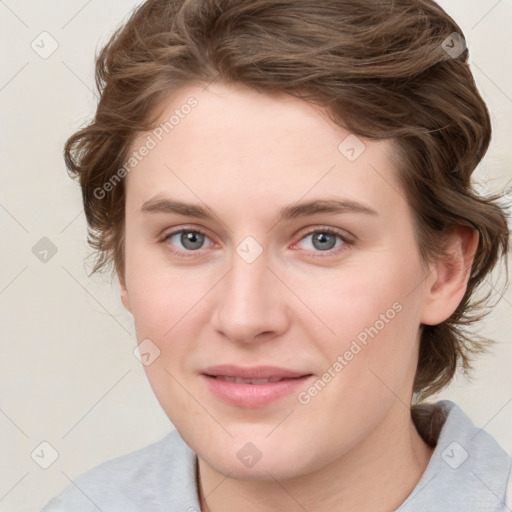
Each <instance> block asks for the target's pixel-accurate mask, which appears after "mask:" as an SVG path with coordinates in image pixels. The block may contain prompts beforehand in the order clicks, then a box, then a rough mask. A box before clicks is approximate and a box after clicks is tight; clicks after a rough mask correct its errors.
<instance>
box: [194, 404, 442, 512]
mask: <svg viewBox="0 0 512 512" xmlns="http://www.w3.org/2000/svg"><path fill="white" fill-rule="evenodd" d="M400 409H402V410H400ZM397 412H399V413H400V414H398V415H397ZM397 418H398V420H397ZM433 451H434V450H433V448H431V447H430V446H428V445H427V444H426V443H425V442H424V441H423V439H422V438H421V437H420V435H419V434H418V432H417V430H416V428H415V427H414V424H413V422H412V420H411V414H410V410H409V409H407V408H406V407H404V405H403V404H402V403H401V402H400V401H398V400H397V402H396V403H395V406H394V407H393V408H392V410H391V411H390V413H389V414H388V416H387V417H386V419H385V420H384V421H383V423H382V424H381V425H380V426H379V428H378V429H376V431H374V432H373V433H372V434H371V435H370V436H369V437H367V438H366V439H365V440H364V441H363V442H362V443H361V444H359V445H357V446H355V447H354V448H352V449H351V450H350V451H349V452H347V453H345V454H343V455H342V456H341V457H340V458H339V459H337V460H336V461H334V462H333V463H332V464H329V465H328V466H325V467H323V468H321V469H320V470H319V471H316V472H314V473H308V474H304V475H300V476H297V477H294V478H290V479H287V480H282V481H277V480H264V481H262V480H256V481H255V480H236V479H233V478H229V477H226V476H225V475H223V474H221V473H219V472H217V471H215V470H214V469H213V468H212V467H211V466H209V465H208V464H207V463H206V462H205V461H203V460H202V459H198V462H199V464H198V471H199V475H198V476H199V481H200V485H199V496H200V500H201V509H202V511H203V512H234V511H239V510H244V511H245V512H266V511H274V510H297V511H303V510H315V512H327V511H331V510H343V511H350V512H363V511H365V512H366V511H368V510H374V511H375V512H389V511H392V510H396V509H397V508H398V507H399V506H400V505H401V504H402V503H403V502H404V501H405V499H406V498H407V497H408V496H409V495H410V494H411V492H412V491H413V489H414V487H415V486H416V484H417V483H418V481H419V479H420V478H421V476H422V474H423V472H424V471H425V469H426V467H427V465H428V462H429V460H430V457H431V456H432V453H433Z"/></svg>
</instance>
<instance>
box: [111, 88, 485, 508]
mask: <svg viewBox="0 0 512 512" xmlns="http://www.w3.org/2000/svg"><path fill="white" fill-rule="evenodd" d="M190 96H194V97H195V98H196V99H197V101H198V104H197V106H196V107H195V108H193V109H192V110H191V112H190V113H189V114H188V115H187V116H185V117H184V118H183V119H181V120H180V122H179V124H178V125H177V126H176V127H175V128H174V129H173V130H172V131H170V132H169V134H168V135H166V136H165V137H163V139H162V141H161V142H159V143H158V145H157V146H156V147H155V148H154V149H152V150H151V151H150V152H149V154H148V155H147V156H146V157H145V158H144V159H143V160H142V161H141V162H140V163H139V164H138V165H137V167H136V168H135V169H133V170H132V171H131V172H130V174H129V175H128V176H127V178H126V180H127V183H126V228H125V229H126V232H125V235H126V239H125V244H126V245H125V257H126V259H125V269H126V272H125V275H124V276H120V282H121V298H122V301H123V304H124V305H125V307H126V308H127V309H128V310H129V311H130V312H131V313H132V314H133V318H134V322H135V328H136V333H137V339H138V342H139V343H140V342H141V341H142V340H144V339H146V338H149V339H150V340H151V341H152V343H154V344H155V345H156V346H157V347H158V349H159V350H160V355H159V357H158V358H157V359H156V360H155V361H154V362H153V363H152V364H150V365H149V366H146V367H145V370H146V373H147V376H148V379H149V382H150V384H151V386H152V388H153V390H154V392H155V395H156V397H157V398H158V400H159V402H160V404H161V406H162V408H163V409H164V410H165V412H166V414H167V415H168V417H169V419H170V420H171V421H172V423H173V424H174V425H175V426H176V428H177V429H178V431H179V432H180V434H181V436H182V437H183V439H184V440H185V441H186V442H187V444H189V446H190V447H191V448H192V449H193V450H194V451H195V452H196V454H197V455H198V469H199V477H200V482H201V485H200V498H201V506H202V508H203V510H210V511H212V512H217V511H219V512H220V511H222V512H230V511H235V510H237V511H238V510H246V511H249V512H251V511H267V510H272V511H273V510H287V511H295V510H297V511H298V510H304V509H306V510H315V512H322V511H324V510H325V511H327V510H341V509H343V510H350V511H352V512H354V511H363V510H365V511H367V510H375V511H390V510H394V509H395V508H397V507H398V506H399V505H400V504H401V503H402V502H403V501H404V500H405V499H406V498H407V496H408V495H409V494H410V493H411V492H412V490H413V489H414V487H415V485H416V484H417V482H418V480H419V478H420V477H421V475H422V473H423V472H424V470H425V468H426V466H427V464H428V461H429V459H430V457H431V455H432V452H433V449H432V448H431V447H429V446H427V445H426V444H425V443H424V441H423V440H422V439H421V437H420V436H419V434H418V432H417V431H416V429H415V427H414V425H413V423H412V421H411V419H410V405H409V404H410V403H411V398H412V385H413V380H414V375H415V370H416V365H417V358H418V345H419V334H420V326H421V324H436V323H439V322H442V321H443V320H445V319H446V318H448V317H449V316H450V315H451V314H452V312H453V311H454V310H455V308H456V307H457V305H458V303H459V302H460V300H461V299H462V297H463V294H464V291H465V289H466V283H467V279H468V276H469V274H468V266H469V265H470V263H471V260H472V258H473V255H474V251H475V248H476V242H477V238H476V234H475V232H473V231H470V230H467V229H464V228H460V229H455V230H454V231H453V233H452V237H451V239H450V240H451V242H450V251H449V254H450V258H447V259H446V260H440V261H438V262H436V263H435V264H431V265H429V266H426V265H423V264H422V261H421V259H420V256H419V252H418V248H417V243H416V239H415V236H414V226H413V220H412V216H411V211H410V209H409V206H408V204H407V202H406V201H405V199H404V198H405V192H404V191H403V190H402V189H401V187H400V185H399V183H398V181H397V177H396V168H395V165H394V163H393V162H394V161H393V158H392V157H393V143H392V142H391V141H378V142H377V141H370V140H364V141H363V142H364V144H365V146H366V149H365V150H364V152H363V153H362V154H361V155H360V156H359V157H358V158H357V159H356V160H355V161H353V162H351V161H349V160H348V159H347V158H346V157H345V156H344V155H343V154H342V153H341V152H340V151H339V150H338V146H339V144H340V143H341V142H342V141H343V140H344V139H345V138H346V137H347V136H348V135H349V132H347V131H346V130H344V129H343V128H341V127H339V126H337V125H335V124H334V123H333V122H332V121H330V120H328V119H327V117H326V115H325V113H324V112H322V111H321V110H320V109H319V108H318V107H314V106H312V105H311V104H308V103H306V102H304V101H302V100H299V99H297V98H294V97H291V96H289V95H285V94H277V95H269V94H262V93H258V92H256V91H254V90H251V89H248V88H245V87H242V86H232V85H226V84H222V83H216V84H215V85H210V86H209V87H208V88H206V89H204V85H202V86H197V85H191V86H188V87H186V88H184V89H182V90H180V91H178V92H177V93H176V94H174V95H173V96H172V97H169V98H168V99H167V100H166V101H165V103H164V104H163V105H162V108H163V111H162V112H163V115H162V119H169V117H170V116H171V115H172V113H173V111H174V109H176V108H180V106H182V105H183V104H185V103H186V101H187V99H188V98H189V97H190ZM147 135H148V134H147V133H146V134H142V135H141V136H140V138H139V139H138V140H137V141H135V143H134V145H133V147H134V148H137V147H140V144H141V143H142V141H144V140H145V138H146V137H147ZM361 140H362V139H361ZM156 195H159V196H160V197H163V196H165V197H168V198H172V199H175V200H180V201H183V202H187V203H193V204H196V205H200V206H203V207H207V208H208V209H209V211H210V212H214V214H215V218H214V219H213V220H205V219H198V218H194V217H190V216H184V215H178V214H175V213H155V212H152V213H142V212H141V207H142V205H143V204H144V203H146V202H147V201H149V200H150V199H152V198H154V197H155V196H156ZM333 198H344V199H350V200H352V201H357V202H359V203H364V204H365V205H367V206H369V207H371V208H372V209H374V210H375V211H376V213H377V214H376V215H369V214H363V213H356V212H345V213H316V214H312V215H308V216H306V217H301V218H295V219H291V220H284V221H281V222H277V216H278V213H279V211H280V209H281V208H282V207H284V206H286V205H294V204H296V203H297V202H299V201H300V202H304V201H309V200H314V199H333ZM180 228H182V229H183V228H187V229H190V230H191V231H194V229H200V230H201V231H204V232H205V233H206V235H207V237H206V238H205V239H204V244H203V246H202V247H201V248H200V249H196V250H191V249H189V248H187V247H185V246H184V245H183V243H182V241H180V235H179V234H178V235H175V236H173V237H172V238H167V239H165V237H166V235H168V234H170V233H171V232H172V231H178V230H179V229H180ZM322 228H324V229H325V228H330V229H334V230H338V231H339V232H340V233H341V234H342V236H343V235H347V239H349V240H351V241H352V242H351V243H345V244H344V243H343V241H342V240H341V239H336V240H337V242H336V245H337V247H335V248H333V249H330V250H325V249H322V246H320V248H318V245H314V244H313V237H314V233H313V235H312V234H311V233H312V232H314V231H315V230H316V231H320V232H324V231H322ZM348 235H350V237H348ZM248 236H251V237H253V238H254V239H255V240H256V241H257V243H258V244H259V246H260V247H261V249H262V253H261V254H260V255H259V257H258V258H257V259H256V260H255V261H254V262H252V263H248V262H247V261H245V260H244V259H243V258H242V257H240V256H239V255H238V254H237V252H236V248H237V246H238V245H239V244H240V243H241V242H242V241H243V240H244V239H245V238H246V237H248ZM199 245H200V242H199ZM188 247H190V246H188ZM324 247H325V246H324ZM339 247H341V250H338V249H339ZM166 248H167V249H169V248H172V249H174V250H176V251H178V253H176V254H175V253H171V252H169V251H168V250H166ZM337 250H338V252H336V251H337ZM187 256H188V257H187ZM394 303H399V304H400V306H401V311H400V312H399V313H397V314H396V315H395V316H394V318H393V319H392V320H390V321H389V322H387V323H386V324H385V327H384V328H382V329H381V330H379V332H378V334H377V335H376V336H375V337H374V338H373V339H370V340H369V341H368V344H367V346H364V348H363V349H362V350H361V351H360V352H359V353H357V355H355V356H354V357H353V359H352V360H351V361H349V362H348V364H346V365H345V366H344V367H343V370H342V371H340V372H338V373H336V376H335V377H334V378H332V379H331V381H330V382H329V383H328V384H327V385H326V386H325V388H324V389H322V390H321V391H320V392H319V393H318V394H317V395H316V396H314V397H313V398H312V399H311V400H310V402H309V403H307V404H306V405H303V404H302V403H300V402H299V400H298V397H297V393H292V394H290V395H287V396H285V397H282V398H280V399H278V400H277V401H275V402H273V403H271V404H270V405H268V406H265V407H259V408H247V407H235V406H233V405H230V404H227V403H225V402H223V401H221V400H220V399H218V398H217V397H215V396H214V395H213V394H211V393H210V392H209V391H208V389H207V388H206V386H205V385H204V383H203V381H202V379H201V378H200V377H199V373H200V371H201V369H203V368H205V367H206V366H210V365H216V364H223V363H231V364H237V365H240V366H255V365H264V364H272V365H278V366H281V367H285V368H290V369H294V370H300V371H303V372H305V373H311V374H314V376H315V377H316V378H321V376H322V375H323V374H324V372H326V370H327V369H328V368H329V367H332V365H333V363H335V361H336V360H337V358H338V356H339V355H340V354H344V353H345V352H346V351H347V350H348V349H349V348H350V345H351V343H352V341H353V340H354V339H355V338H356V337H357V335H358V334H360V333H361V332H362V331H364V329H365V327H369V326H371V325H374V324H375V323H376V321H377V320H379V318H381V316H380V315H381V314H385V313H386V311H387V310H389V309H390V308H392V305H393V304H394ZM310 386H311V383H309V384H308V386H305V387H304V389H303V390H302V391H307V389H308V388H309V387H310ZM247 442H251V443H253V444H254V445H255V446H256V447H257V449H258V450H259V452H260V453H261V459H260V460H259V461H258V462H257V463H256V464H255V465H254V466H252V467H250V468H249V467H246V466H245V465H244V464H242V463H241V461H240V460H239V458H238V457H237V452H238V451H239V450H240V449H241V448H242V447H243V446H244V445H245V444H246V443H247ZM226 475H228V476H226Z"/></svg>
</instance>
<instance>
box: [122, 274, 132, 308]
mask: <svg viewBox="0 0 512 512" xmlns="http://www.w3.org/2000/svg"><path fill="white" fill-rule="evenodd" d="M119 286H120V288H121V302H122V303H123V306H124V307H125V308H126V309H127V310H128V311H129V312H130V313H131V312H132V306H131V304H130V296H129V295H128V289H127V288H126V281H125V278H124V276H123V275H120V276H119Z"/></svg>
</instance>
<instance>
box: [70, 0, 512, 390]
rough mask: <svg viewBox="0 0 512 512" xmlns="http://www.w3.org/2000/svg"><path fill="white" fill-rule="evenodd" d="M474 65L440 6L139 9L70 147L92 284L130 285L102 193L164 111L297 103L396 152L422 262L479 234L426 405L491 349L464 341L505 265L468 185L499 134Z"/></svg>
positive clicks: (422, 1) (310, 2) (119, 35)
mask: <svg viewBox="0 0 512 512" xmlns="http://www.w3.org/2000/svg"><path fill="white" fill-rule="evenodd" d="M450 38H451V39H450ZM447 41H448V43H447ZM455 43H457V45H458V48H459V50H460V51H458V52H457V53H456V54H454V53H453V52H450V51H449V48H453V47H454V45H455ZM467 59H468V50H467V48H465V41H464V38H463V33H462V30H461V29H460V27H459V26H458V25H457V24H456V23H455V22H454V21H453V20H452V19H451V18H450V16H448V15H447V14H446V13H445V12H444V11H443V9H441V7H439V6H438V5H437V4H436V3H434V2H433V1H431V0H368V1H365V2H361V1H360V0H322V1H318V0H173V1H170V0H148V1H146V2H144V3H143V4H142V5H141V6H139V7H138V8H137V9H136V10H135V11H134V12H133V13H132V14H131V16H130V18H129V19H128V21H127V22H126V23H125V24H123V25H122V26H121V27H120V28H119V29H118V30H117V31H116V32H115V33H114V34H113V35H112V37H111V38H110V40H109V41H108V43H107V44H106V45H105V46H104V47H103V49H102V50H101V52H100V53H99V55H98V57H97V62H96V85H97V88H98V90H99V93H100V101H99V104H98V107H97V112H96V116H95V118H94V120H93V121H92V122H91V123H90V124H89V125H88V126H86V127H85V128H83V129H81V130H79V131H78V132H77V133H75V134H73V135H72V136H71V137H70V138H69V140H68V141H67V143H66V146H65V160H66V165H67V167H68V169H69V172H70V174H71V175H72V176H73V177H75V178H78V180H79V182H80V185H81V187H82V192H83V202H84V209H85V213H86V218H87V222H88V226H89V237H88V241H89V243H90V244H91V246H92V247H93V248H94V249H96V256H97V259H96V264H95V267H94V269H93V273H94V272H96V271H98V270H100V269H102V268H103V267H105V266H106V265H107V264H110V263H113V264H114V268H113V269H112V270H115V271H116V272H117V273H118V275H119V276H121V277H122V278H123V279H124V201H125V195H124V194H125V188H124V180H122V181H121V182H120V183H119V184H118V185H117V186H115V187H113V189H112V190H111V191H110V192H109V193H108V194H106V195H104V197H98V194H97V193H96V194H95V190H98V189H101V188H102V187H105V184H106V183H107V182H108V181H109V180H111V178H112V177H113V176H114V175H115V173H116V172H117V171H118V170H119V169H120V168H122V167H123V165H124V163H125V160H126V158H127V155H128V151H129V149H130V145H131V144H132V143H133V141H134V139H135V137H136V136H137V134H139V133H141V132H144V131H147V130H149V129H151V128H152V127H153V126H154V123H155V122H156V120H157V118H158V108H159V105H162V100H163V99H164V98H165V97H167V96H169V95H170V94H171V93H173V92H176V91H177V90H178V89H180V88H182V87H184V86H186V85H191V84H193V83H195V84H197V83H202V84H207V83H210V82H212V81H214V80H221V81H224V82H226V83H233V84H243V85H245V86H248V87H251V88H254V89H256V90H258V91H261V92H268V93H271V92H283V93H287V94H292V95H294V96H296V97H299V98H302V99H304V100H306V101H309V102H311V103H315V104H317V105H319V106H321V107H324V108H325V109H326V112H328V114H329V116H330V117H331V118H332V119H333V120H334V121H335V122H336V123H337V124H338V125H340V126H343V127H345V128H347V129H348V130H350V131H351V132H352V133H354V134H356V135H360V136H362V137H368V138H371V139H388V140H392V141H394V142H395V143H396V146H397V147H398V149H399V152H400V161H399V163H398V167H399V168H398V176H399V179H400V181H401V183H402V185H403V189H404V190H405V193H406V197H407V201H408V203H409V205H410V207H411V209H412V212H413V217H414V222H415V228H416V236H417V240H418V247H419V250H420V253H421V255H422V259H423V261H424V262H426V261H429V260H432V259H434V258H436V257H438V256H440V255H441V254H442V253H443V244H442V241H443V235H444V234H446V233H447V232H448V230H449V229H450V228H451V227H453V226H456V225H466V226H470V227H472V228H474V229H476V230H477V231H478V233H479V243H478V249H477V252H476V256H475V260H474V262H473V266H472V269H471V274H470V277H469V282H468V286H467V290H466V293H465V295H464V298H463V299H462V301H461V303H460V304H459V306H458V308H457V310H456V311H455V312H454V313H453V315H452V316H451V317H450V318H449V319H447V320H446V321H444V322H442V323H440V324H439V325H435V326H430V325H425V326H422V332H421V343H420V353H419V361H418V368H417V373H416V377H415V382H414V388H413V391H414V392H415V393H416V394H417V397H419V398H420V399H424V398H425V397H427V396H429V395H431V394H432V393H434V392H437V391H439V390H441V389H442V388H443V387H445V386H446V385H447V384H448V383H449V382H450V381H451V379H452V378H453V376H454V374H455V371H456V369H457V366H458V365H459V364H460V365H461V366H462V368H463V370H464V372H466V373H467V371H468V370H469V369H471V359H472V356H473V355H474V354H476V353H478V352H481V351H483V350H484V348H485V346H486V345H487V344H488V343H490V340H487V339H485V338H481V337H480V338H477V337H476V336H474V335H472V334H469V331H467V327H468V326H469V325H470V324H472V323H473V322H475V321H476V320H479V319H480V318H482V317H483V316H484V314H486V312H485V308H484V300H486V299H487V298H488V297H484V298H483V299H481V300H479V301H477V300H475V298H474V295H475V294H474V292H475V290H476V289H477V287H478V286H479V285H480V284H481V283H482V281H483V280H484V278H485V277H486V275H487V274H488V273H489V272H490V271H491V270H492V269H493V268H494V267H495V265H496V263H497V262H498V260H499V258H500V255H506V254H507V251H508V229H507V219H506V215H505V211H504V208H503V207H501V206H500V205H499V201H498V200H499V198H500V196H499V195H497V194H496V195H489V196H487V197H483V196H481V195H479V194H477V193H476V192H475V190H474V189H473V187H472V183H471V175H472V173H473V171H474V170H475V168H476V166H477V164H478V163H479V162H480V160H481V159H482V157H483V156H484V154H485V153H486V151H487V148H488V145H489V142H490V137H491V124H490V117H489V113H488V111H487V108H486V105H485V103H484V101H483V100H482V98H481V96H480V94H479V92H478V90H477V88H476V85H475V82H474V79H473V76H472V74H471V71H470V68H469V65H468V62H467Z"/></svg>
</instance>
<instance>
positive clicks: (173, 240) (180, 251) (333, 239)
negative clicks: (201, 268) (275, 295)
mask: <svg viewBox="0 0 512 512" xmlns="http://www.w3.org/2000/svg"><path fill="white" fill-rule="evenodd" d="M308 240H309V241H308ZM305 241H307V243H304V242H305ZM161 243H163V244H164V247H165V249H166V250H167V251H168V252H170V253H171V254H173V255H177V256H183V257H186V256H195V254H194V253H198V254H197V255H199V254H200V253H201V249H206V248H208V246H210V247H211V246H212V245H215V244H214V243H213V242H212V241H211V240H210V238H209V237H208V236H207V235H206V233H204V232H203V231H201V230H200V229H195V228H194V229H191V228H181V229H179V230H176V231H173V232H171V233H169V234H168V235H166V236H165V237H164V238H163V240H162V241H161ZM301 243H302V244H304V245H305V247H304V246H303V247H302V249H304V250H306V251H310V252H313V253H317V254H316V255H317V256H319V255H322V253H326V254H325V256H329V255H333V254H337V253H338V252H340V251H343V250H345V249H347V248H348V247H347V246H349V245H351V244H352V243H353V242H352V239H351V238H349V237H348V235H345V234H344V233H342V232H338V231H337V230H334V229H332V228H316V229H315V230H313V231H310V232H309V233H306V234H304V235H303V236H302V238H300V240H299V242H297V243H296V244H294V247H297V246H299V244H301Z"/></svg>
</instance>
